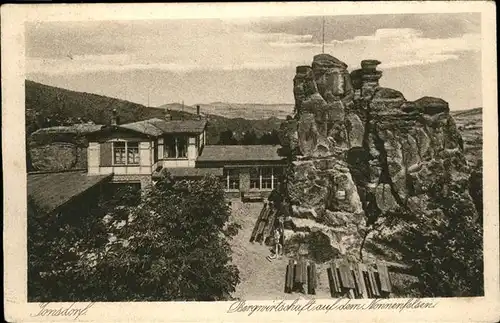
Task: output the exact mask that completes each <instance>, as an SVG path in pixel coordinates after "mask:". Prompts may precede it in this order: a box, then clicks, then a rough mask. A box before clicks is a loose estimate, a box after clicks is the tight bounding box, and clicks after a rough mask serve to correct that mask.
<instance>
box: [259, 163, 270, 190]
mask: <svg viewBox="0 0 500 323" xmlns="http://www.w3.org/2000/svg"><path fill="white" fill-rule="evenodd" d="M260 173H261V176H262V185H261V188H262V189H272V188H273V169H272V168H271V167H266V168H261V169H260Z"/></svg>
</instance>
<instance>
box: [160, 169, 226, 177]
mask: <svg viewBox="0 0 500 323" xmlns="http://www.w3.org/2000/svg"><path fill="white" fill-rule="evenodd" d="M167 172H168V173H170V175H172V176H173V177H203V176H205V175H214V176H222V174H223V173H222V168H193V167H179V168H163V169H162V170H161V171H160V173H157V174H153V177H159V176H161V175H164V174H165V173H167Z"/></svg>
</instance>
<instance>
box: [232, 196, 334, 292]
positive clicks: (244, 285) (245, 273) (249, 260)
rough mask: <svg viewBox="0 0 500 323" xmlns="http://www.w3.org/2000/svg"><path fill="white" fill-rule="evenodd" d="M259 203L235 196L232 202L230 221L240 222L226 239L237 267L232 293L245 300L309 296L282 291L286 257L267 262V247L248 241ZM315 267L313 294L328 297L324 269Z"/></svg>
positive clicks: (259, 208)
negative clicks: (234, 232)
mask: <svg viewBox="0 0 500 323" xmlns="http://www.w3.org/2000/svg"><path fill="white" fill-rule="evenodd" d="M262 206H263V204H262V203H242V202H241V201H238V200H235V201H233V203H232V212H231V213H232V221H234V222H236V223H238V224H240V225H241V229H240V231H239V232H238V235H237V236H235V237H234V238H233V239H232V240H231V241H230V244H231V248H232V250H233V263H234V264H235V265H236V266H238V269H239V270H240V280H241V282H240V284H239V285H238V286H236V291H235V292H234V293H233V296H234V297H236V298H241V299H245V300H264V299H266V300H269V299H296V298H311V297H313V295H304V294H300V293H293V294H287V293H285V292H284V289H285V272H286V266H287V264H288V258H287V257H283V258H281V259H274V260H272V261H271V262H269V261H268V260H267V259H266V256H268V255H270V249H269V247H267V246H266V245H264V244H260V243H258V242H253V243H252V242H250V235H251V234H252V230H253V227H254V225H255V221H256V220H257V217H258V216H259V213H260V210H261V209H262ZM318 269H319V270H318V272H319V273H320V276H319V278H318V289H317V295H315V296H314V297H315V298H330V294H329V290H328V281H327V278H326V276H327V275H326V269H325V270H321V269H320V268H318ZM323 272H324V273H323ZM325 287H326V288H325Z"/></svg>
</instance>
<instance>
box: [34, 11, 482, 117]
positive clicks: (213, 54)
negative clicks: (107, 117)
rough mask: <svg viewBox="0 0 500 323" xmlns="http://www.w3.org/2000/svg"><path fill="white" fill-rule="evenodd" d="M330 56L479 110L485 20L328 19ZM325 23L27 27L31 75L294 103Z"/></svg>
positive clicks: (74, 86) (148, 95)
mask: <svg viewBox="0 0 500 323" xmlns="http://www.w3.org/2000/svg"><path fill="white" fill-rule="evenodd" d="M324 19H325V35H324V41H325V45H324V47H325V53H329V54H331V55H333V56H335V57H337V58H338V59H340V60H342V61H344V62H345V63H346V64H348V66H349V67H348V69H349V70H354V69H357V68H359V65H360V62H361V60H363V59H378V60H379V61H381V62H382V64H381V65H379V69H380V70H382V71H383V77H382V79H381V80H380V84H381V86H384V87H390V88H393V89H396V90H399V91H401V92H402V93H403V94H404V95H405V97H406V99H408V100H416V99H418V98H420V97H422V96H436V97H441V98H443V99H444V100H446V101H448V102H449V104H450V108H451V109H452V110H461V109H469V108H475V107H480V106H482V99H481V31H480V26H481V21H480V14H479V13H446V14H444V13H443V14H398V15H355V16H354V15H351V16H327V17H324ZM322 24H323V18H322V17H320V16H308V17H272V18H271V17H270V18H265V17H264V18H251V19H250V18H249V19H226V20H222V19H190V20H188V19H182V20H181V19H177V20H131V21H85V22H74V21H73V22H30V23H27V24H26V25H25V27H26V78H27V79H29V80H33V81H36V82H40V83H43V84H47V85H52V86H57V87H62V88H66V89H70V90H75V91H83V92H90V93H96V94H101V95H106V96H110V97H115V98H119V99H124V100H128V101H132V102H136V103H140V104H144V105H148V102H149V106H160V105H163V104H166V103H172V102H182V101H184V103H186V104H189V105H192V104H196V103H210V102H230V103H293V77H294V75H295V67H296V66H297V65H310V64H311V62H312V59H313V56H314V55H316V54H319V53H321V51H322Z"/></svg>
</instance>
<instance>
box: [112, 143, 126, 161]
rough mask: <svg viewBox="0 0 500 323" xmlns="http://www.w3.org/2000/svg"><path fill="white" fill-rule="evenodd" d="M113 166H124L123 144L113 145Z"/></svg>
mask: <svg viewBox="0 0 500 323" xmlns="http://www.w3.org/2000/svg"><path fill="white" fill-rule="evenodd" d="M113 164H117V165H125V142H114V143H113Z"/></svg>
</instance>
